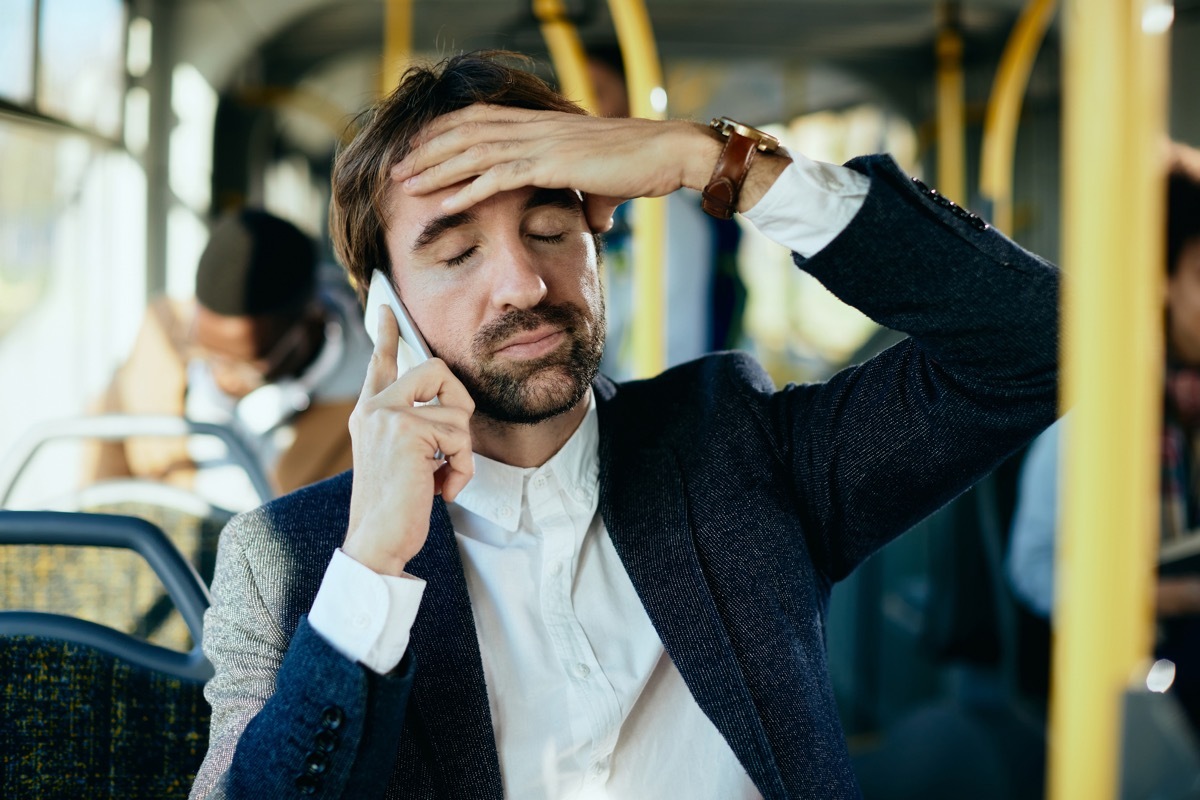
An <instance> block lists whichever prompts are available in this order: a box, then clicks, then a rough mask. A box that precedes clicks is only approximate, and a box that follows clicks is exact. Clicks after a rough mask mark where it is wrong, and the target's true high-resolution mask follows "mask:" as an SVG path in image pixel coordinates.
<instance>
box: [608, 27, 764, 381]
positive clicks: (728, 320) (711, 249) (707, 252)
mask: <svg viewBox="0 0 1200 800" xmlns="http://www.w3.org/2000/svg"><path fill="white" fill-rule="evenodd" d="M588 75H589V77H590V78H591V80H592V87H593V89H594V90H595V94H596V112H597V114H598V115H599V116H601V117H628V116H629V113H630V111H629V92H628V90H627V89H626V83H625V67H624V64H623V62H622V60H621V51H620V50H619V49H618V48H617V47H615V46H608V47H597V48H594V49H592V50H590V51H589V52H588ZM666 204H667V216H666V219H667V240H666V251H665V254H664V256H665V263H666V268H667V284H666V297H665V301H666V315H667V329H666V347H667V353H666V365H667V366H668V367H673V366H675V365H676V364H682V363H684V362H685V361H691V360H692V359H693V358H699V357H700V356H702V355H704V354H705V353H709V352H712V351H714V350H731V349H733V348H736V347H741V346H744V343H743V342H742V340H741V337H742V331H743V327H742V313H743V312H744V310H745V307H746V285H745V283H744V282H743V281H742V277H741V274H740V273H739V271H738V262H737V258H738V245H739V243H740V242H741V239H742V231H741V228H739V227H738V224H737V222H735V221H734V220H732V219H717V218H716V217H713V216H710V215H708V214H705V213H704V212H703V211H702V210H701V209H700V197H699V196H698V195H693V194H690V193H689V194H684V193H682V192H675V193H674V194H670V195H667V199H666ZM631 208H632V206H631V205H630V204H628V203H626V204H624V205H621V206H618V207H617V210H616V212H615V213H614V214H613V227H612V229H611V230H609V231H607V232H606V233H605V234H604V298H605V301H606V307H607V309H608V314H607V316H608V338H607V340H606V341H605V345H604V358H603V360H602V361H601V362H600V369H601V371H602V372H603V373H604V374H605V375H608V376H609V377H611V378H614V379H616V380H622V379H626V378H629V377H631V376H632V375H634V373H635V364H634V356H633V350H632V343H631V339H630V333H631V330H632V326H633V319H634V317H635V316H636V315H637V314H639V313H644V306H643V304H639V303H638V301H637V298H636V297H635V296H634V286H633V230H632V228H631V226H630V218H631V214H630V213H629V212H630V209H631ZM654 313H655V314H657V313H658V310H657V309H655V312H654Z"/></svg>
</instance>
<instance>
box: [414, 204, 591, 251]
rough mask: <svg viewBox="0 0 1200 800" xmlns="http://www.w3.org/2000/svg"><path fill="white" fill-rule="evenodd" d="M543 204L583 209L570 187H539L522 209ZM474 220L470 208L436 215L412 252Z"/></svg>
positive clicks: (569, 208)
mask: <svg viewBox="0 0 1200 800" xmlns="http://www.w3.org/2000/svg"><path fill="white" fill-rule="evenodd" d="M542 206H553V207H555V208H562V209H565V210H567V211H575V212H580V211H582V210H583V201H582V200H580V199H579V195H578V194H576V193H575V192H573V191H571V190H570V189H541V188H539V189H535V190H534V192H533V194H531V195H529V198H528V199H527V200H526V201H525V205H524V206H523V207H522V208H521V211H522V213H524V212H527V211H530V210H532V209H534V208H541V207H542ZM474 221H475V214H474V213H473V212H472V211H471V210H470V209H468V210H466V211H460V212H458V213H457V214H444V215H442V216H440V217H434V218H433V219H431V220H430V221H429V222H427V223H425V227H424V228H422V229H421V234H420V235H419V236H418V237H417V240H416V241H415V242H413V246H412V252H414V253H415V252H417V251H418V250H421V249H423V248H425V247H428V246H429V245H431V244H433V243H434V242H435V241H437V239H438V238H439V237H441V236H442V234H444V233H446V232H447V231H450V230H453V229H454V228H458V227H461V226H463V225H469V224H471V223H472V222H474Z"/></svg>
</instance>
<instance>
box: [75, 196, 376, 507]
mask: <svg viewBox="0 0 1200 800" xmlns="http://www.w3.org/2000/svg"><path fill="white" fill-rule="evenodd" d="M341 282H342V283H343V284H344V281H341ZM370 347H371V343H370V341H369V340H368V338H367V335H366V332H365V331H364V330H363V328H362V322H361V316H360V312H359V310H358V305H357V303H355V301H354V298H353V297H352V296H351V295H350V293H349V291H348V290H345V291H339V290H338V289H337V288H336V287H335V286H333V285H329V286H322V285H320V281H319V280H318V267H317V259H316V251H315V247H314V245H313V243H312V241H311V240H310V239H309V238H308V237H307V236H306V235H304V234H303V233H301V231H300V230H299V229H298V228H296V227H295V226H294V225H292V224H291V223H290V222H287V221H286V220H283V219H279V218H278V217H274V216H272V215H270V214H268V213H266V212H264V211H258V210H254V209H243V210H241V211H237V212H232V213H229V214H226V215H225V216H223V217H222V218H220V219H219V220H218V221H217V222H216V223H215V224H214V226H213V230H212V235H211V236H210V238H209V242H208V244H207V246H206V247H205V249H204V252H203V253H202V254H201V256H200V263H199V265H198V266H197V269H196V298H195V301H194V302H173V301H170V300H167V299H165V298H164V299H161V300H159V301H156V302H155V303H153V304H152V305H151V306H150V308H149V309H148V311H147V314H146V318H145V320H144V321H143V323H142V327H141V329H140V331H139V332H138V335H137V339H136V340H135V343H134V347H133V351H132V353H131V354H130V357H129V359H128V360H127V361H126V363H125V364H124V365H123V366H122V367H121V368H120V369H119V370H118V372H117V374H116V376H115V377H114V379H113V381H112V383H111V385H110V386H109V388H108V390H107V392H106V393H105V396H104V399H103V402H102V405H101V409H100V410H102V411H104V412H107V413H130V414H167V415H176V416H187V417H188V418H189V419H192V420H196V421H201V422H214V423H218V424H221V425H228V426H230V427H232V428H233V429H234V430H235V431H236V432H237V433H239V434H241V435H242V436H243V438H244V439H245V440H246V442H247V443H248V444H249V445H250V447H251V449H252V451H253V452H254V453H255V454H256V455H257V456H258V457H259V459H260V460H261V462H262V464H263V466H264V468H265V469H266V471H267V473H268V476H269V478H270V479H271V481H272V483H273V484H274V487H275V488H276V489H277V490H278V491H282V492H288V491H291V490H293V489H297V488H299V487H301V486H305V485H308V484H310V483H314V482H316V481H318V480H321V479H323V478H327V477H329V476H331V475H336V474H337V473H339V472H341V471H343V470H345V469H347V468H349V466H350V464H351V450H350V438H349V436H347V434H346V422H347V420H348V419H349V417H350V412H351V411H352V410H353V408H354V402H355V400H356V398H357V395H358V391H359V389H360V388H361V386H362V378H363V376H364V374H365V373H366V363H367V360H368V358H369V353H370ZM87 472H88V473H89V474H90V477H91V478H93V479H102V478H112V477H119V476H127V475H133V476H137V477H143V478H150V479H153V480H163V481H167V482H170V483H175V484H178V485H182V486H185V487H188V488H192V489H194V490H196V491H197V492H199V493H200V494H202V495H204V496H205V497H206V498H207V499H209V500H210V501H211V502H213V503H216V504H217V505H219V506H222V507H225V508H231V509H238V510H240V509H246V508H253V507H254V506H255V505H258V501H257V499H256V498H257V494H255V493H254V491H253V489H252V487H251V485H250V483H249V481H248V479H247V477H246V475H245V474H244V471H243V470H242V468H241V467H239V466H237V465H235V464H233V463H232V462H231V461H230V460H229V459H228V457H227V456H226V455H225V449H224V445H223V444H221V443H220V442H216V441H206V440H204V439H201V438H196V439H195V440H193V441H190V442H184V441H181V440H138V439H130V440H127V441H125V442H119V443H111V444H105V445H102V446H100V447H98V448H96V450H95V451H94V463H92V464H91V465H90V467H89V468H88V470H87Z"/></svg>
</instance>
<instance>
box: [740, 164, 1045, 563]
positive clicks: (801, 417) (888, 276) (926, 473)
mask: <svg viewBox="0 0 1200 800" xmlns="http://www.w3.org/2000/svg"><path fill="white" fill-rule="evenodd" d="M847 166H849V167H851V168H853V169H857V170H859V171H861V172H863V173H865V174H866V175H867V176H868V177H870V179H871V186H870V190H869V192H868V195H867V198H866V201H865V202H864V205H863V207H862V208H861V209H860V210H859V212H858V214H857V215H856V216H855V217H854V219H853V220H852V221H851V223H850V225H849V226H848V227H847V228H846V229H845V230H844V231H842V233H841V234H840V235H839V236H838V237H837V238H836V239H834V241H833V242H831V243H830V244H829V245H828V246H827V247H826V248H825V249H824V250H822V251H821V252H819V253H817V254H816V255H814V256H813V257H812V258H809V259H804V258H801V257H800V256H796V255H793V258H794V260H795V261H796V263H797V265H798V266H800V267H801V268H802V269H804V270H806V271H808V272H809V273H811V274H812V275H814V276H815V277H816V278H817V279H818V280H820V281H821V282H822V283H823V284H824V285H825V286H826V287H827V288H828V289H829V290H830V291H832V292H833V294H835V295H837V296H838V297H839V298H841V299H842V300H843V301H845V302H847V303H849V304H850V305H853V306H855V307H857V308H859V309H860V310H862V311H863V312H864V313H866V314H867V315H868V316H870V317H871V318H872V319H874V320H875V321H876V322H878V323H880V324H881V325H884V326H886V327H888V328H892V329H895V330H899V331H902V332H905V333H907V334H909V338H908V339H906V340H905V341H902V342H901V343H899V344H897V345H895V346H893V347H891V348H889V349H888V350H886V351H884V352H883V353H881V354H879V355H878V356H876V357H875V358H873V359H871V360H869V361H867V362H865V363H863V364H861V365H857V366H854V367H850V368H848V369H846V370H844V371H842V372H840V373H838V374H837V375H835V376H834V377H833V378H832V379H831V380H829V381H828V382H826V383H823V384H817V385H805V386H794V385H793V386H788V387H785V388H784V389H783V390H782V391H780V392H778V393H774V394H771V395H770V396H769V397H768V398H766V399H765V404H766V407H767V409H768V410H767V412H766V413H767V414H768V416H769V420H768V421H767V424H768V425H769V426H770V427H771V429H772V430H773V436H774V437H775V440H776V443H777V446H778V448H779V450H780V451H781V453H782V458H783V459H784V461H785V463H786V465H787V468H788V474H789V475H790V476H791V480H793V481H794V487H793V488H794V491H795V497H796V498H797V500H796V502H797V503H798V504H799V507H800V511H801V516H802V519H803V522H804V529H805V532H806V537H807V539H808V543H809V548H810V551H811V553H812V556H813V560H814V562H815V563H816V564H817V565H818V567H820V568H822V569H823V570H824V572H825V573H826V575H827V576H829V577H830V578H831V579H833V580H838V579H841V578H842V577H845V575H847V574H848V573H849V572H850V571H851V570H852V569H853V568H854V567H855V566H856V565H857V564H858V563H860V562H861V561H862V560H863V559H864V558H866V557H867V556H868V555H870V554H871V553H872V552H874V551H875V550H876V549H878V548H879V547H881V546H882V545H883V544H885V543H886V542H887V541H889V540H890V539H891V538H893V537H894V536H896V535H898V534H900V533H902V532H903V531H905V530H907V529H908V528H909V527H911V526H912V525H913V524H914V523H916V522H917V521H919V520H920V519H922V518H923V517H925V516H927V515H928V514H930V513H932V512H933V511H935V510H936V509H937V508H938V507H939V506H941V505H943V504H944V503H946V502H948V501H949V500H951V499H953V498H954V497H955V496H956V495H958V494H959V493H960V492H962V491H964V490H965V489H967V488H968V487H969V486H970V485H971V484H972V483H974V482H975V481H976V480H978V479H979V478H981V477H983V476H984V475H985V474H987V473H988V472H989V471H990V470H992V469H993V468H995V467H996V466H997V465H998V464H999V463H1000V462H1001V461H1002V460H1003V459H1004V458H1005V457H1007V456H1008V455H1009V454H1011V453H1012V452H1013V451H1014V450H1016V449H1017V448H1018V447H1020V446H1022V445H1023V444H1025V443H1026V442H1027V441H1028V440H1030V439H1031V438H1033V437H1034V436H1035V435H1036V434H1037V433H1038V432H1039V431H1041V430H1042V429H1044V428H1045V427H1046V426H1047V425H1049V424H1050V423H1051V422H1053V420H1054V418H1055V415H1056V410H1057V385H1058V383H1057V382H1058V296H1059V273H1058V270H1057V268H1056V267H1054V266H1053V265H1052V264H1050V263H1049V262H1047V261H1045V260H1043V259H1042V258H1040V257H1038V256H1036V255H1034V254H1032V253H1029V252H1027V251H1025V250H1023V249H1022V248H1021V247H1019V246H1018V245H1016V244H1014V243H1013V242H1012V241H1010V240H1009V239H1007V238H1006V237H1005V236H1003V235H1002V234H1000V233H999V232H998V231H996V230H995V229H994V228H991V227H989V226H988V225H987V224H986V223H984V222H983V220H981V219H979V218H978V217H976V216H975V215H972V214H969V212H967V211H965V210H963V209H961V208H959V207H958V206H956V205H954V204H953V203H951V202H949V201H948V200H946V198H944V197H941V196H940V195H938V194H937V193H936V192H934V191H932V190H930V189H928V188H927V187H925V186H924V184H922V183H920V182H919V181H915V180H913V179H911V178H909V177H908V176H907V175H905V174H904V173H903V172H902V171H901V170H900V169H899V168H898V167H897V166H896V165H895V163H894V162H893V161H892V160H891V159H890V158H888V157H887V156H873V157H869V158H864V159H856V160H855V161H852V162H850V163H849V164H847ZM760 407H762V406H760Z"/></svg>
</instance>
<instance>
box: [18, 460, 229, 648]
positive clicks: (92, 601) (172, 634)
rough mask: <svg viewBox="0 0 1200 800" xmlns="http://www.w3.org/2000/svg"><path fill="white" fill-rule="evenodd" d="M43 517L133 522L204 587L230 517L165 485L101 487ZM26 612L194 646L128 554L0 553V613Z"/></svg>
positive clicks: (30, 548)
mask: <svg viewBox="0 0 1200 800" xmlns="http://www.w3.org/2000/svg"><path fill="white" fill-rule="evenodd" d="M50 505H51V508H50V509H49V510H56V511H86V512H92V513H105V514H121V515H126V516H133V517H139V518H141V519H144V520H146V521H148V522H150V523H152V524H154V525H155V526H156V527H158V528H160V529H161V530H163V531H164V532H165V533H166V534H167V538H168V539H169V540H170V541H171V543H172V545H174V547H175V549H176V550H178V551H179V552H180V553H181V554H182V555H183V556H184V558H186V559H187V560H188V561H189V562H190V563H191V565H192V566H193V567H194V568H195V569H196V571H197V572H198V573H199V575H200V578H201V580H202V581H203V582H204V583H205V585H207V584H208V583H209V582H210V581H211V580H212V574H213V568H214V566H215V564H216V553H217V542H218V540H219V538H220V533H221V530H222V529H223V528H224V527H225V523H227V522H228V521H229V520H230V519H231V518H232V517H233V512H232V511H229V510H228V509H223V508H219V507H217V506H213V505H212V504H210V503H207V502H206V501H204V500H203V499H201V498H199V497H198V496H196V495H194V494H192V493H191V492H188V491H187V490H184V489H180V488H179V487H176V486H170V485H167V484H160V483H153V482H150V481H143V480H137V479H124V480H117V481H107V482H104V483H99V484H94V485H92V486H87V487H84V488H83V489H81V490H80V491H78V492H75V493H72V494H70V495H67V496H63V497H59V498H56V499H55V500H53V501H52V502H51V504H50ZM12 608H26V609H39V610H42V611H50V612H56V613H60V614H67V615H70V616H75V617H80V618H83V619H87V620H90V621H92V622H95V623H98V624H101V625H106V626H108V627H110V628H116V629H117V630H120V631H124V632H125V633H128V634H132V635H134V636H137V637H139V638H143V639H147V640H148V641H150V642H152V643H154V644H158V645H161V646H163V647H172V648H175V649H181V650H186V649H187V648H189V647H190V646H191V645H192V643H193V640H192V638H191V636H190V634H189V631H188V627H187V625H185V624H184V620H183V618H182V616H181V615H180V613H179V611H178V610H177V609H176V608H175V606H174V605H173V604H172V603H171V600H170V598H169V597H168V596H167V594H166V593H165V592H164V591H163V589H162V584H161V582H160V581H159V580H158V579H157V577H156V576H155V575H154V573H153V572H152V571H151V570H150V569H148V568H147V566H146V563H145V561H143V560H142V559H140V558H138V557H136V555H135V554H134V553H132V552H130V551H128V550H120V549H112V548H102V547H77V548H71V549H69V550H66V551H64V550H63V549H62V548H58V547H47V546H44V545H36V544H28V545H21V546H13V547H8V548H4V549H3V550H2V551H0V609H12Z"/></svg>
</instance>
